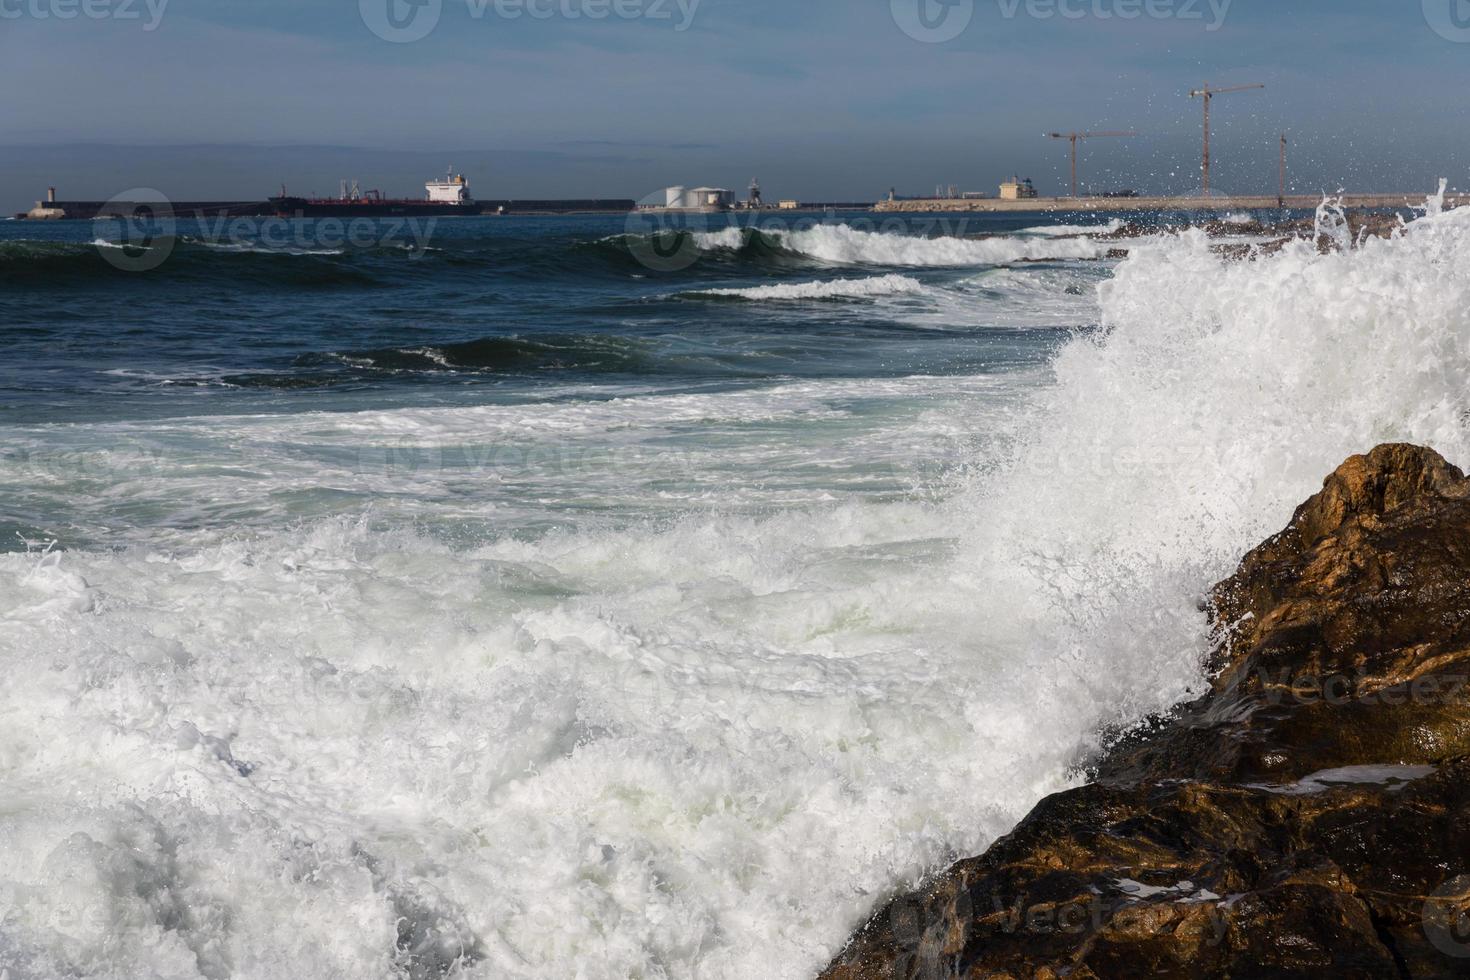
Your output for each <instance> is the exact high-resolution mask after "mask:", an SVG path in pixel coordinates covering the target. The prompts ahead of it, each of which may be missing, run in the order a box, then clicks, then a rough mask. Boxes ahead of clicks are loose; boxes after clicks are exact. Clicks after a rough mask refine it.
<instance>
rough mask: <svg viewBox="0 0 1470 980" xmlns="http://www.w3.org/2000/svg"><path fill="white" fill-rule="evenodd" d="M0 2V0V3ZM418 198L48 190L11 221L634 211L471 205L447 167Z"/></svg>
mask: <svg viewBox="0 0 1470 980" xmlns="http://www.w3.org/2000/svg"><path fill="white" fill-rule="evenodd" d="M0 2H3V0H0ZM424 192H425V196H424V197H423V198H420V199H390V198H387V197H384V196H383V194H382V192H380V191H376V190H370V191H364V190H362V189H361V188H360V187H359V185H358V182H357V181H355V180H354V181H350V182H349V181H345V180H344V181H343V182H342V188H341V192H340V193H339V194H338V196H337V197H294V196H292V195H290V194H287V193H286V188H285V187H284V186H283V187H282V188H281V193H280V194H279V195H277V196H276V197H272V198H268V199H266V200H263V201H261V200H257V201H172V202H171V201H169V200H167V199H166V198H164V197H163V196H162V195H159V196H158V197H157V198H156V199H154V200H147V201H128V200H122V199H118V198H114V199H113V200H110V201H69V200H58V199H57V196H56V189H55V188H54V187H52V188H48V189H47V191H46V198H45V200H41V201H37V202H36V206H35V207H34V208H32V209H31V210H30V211H28V212H21V213H20V214H17V215H16V217H17V218H20V219H30V220H32V221H43V220H51V221H57V220H66V219H72V220H78V219H80V220H94V219H97V218H109V217H121V218H130V217H134V216H139V215H150V216H152V217H154V218H160V219H170V218H173V219H180V218H184V219H187V218H193V219H199V220H203V219H215V218H395V217H408V218H413V217H461V216H463V217H473V216H477V215H503V216H514V215H545V214H623V213H627V212H629V211H632V210H633V209H634V206H635V205H634V202H633V201H632V199H628V198H560V199H555V200H539V199H538V200H495V201H476V200H475V198H474V196H473V195H472V194H471V193H470V182H469V181H468V180H467V179H466V178H465V176H464V175H463V174H456V173H455V172H454V168H453V167H451V168H450V170H449V173H448V174H447V175H446V176H445V177H444V178H443V179H442V180H431V181H428V182H427V183H425V184H424Z"/></svg>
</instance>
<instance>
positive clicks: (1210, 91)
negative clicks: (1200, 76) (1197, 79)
mask: <svg viewBox="0 0 1470 980" xmlns="http://www.w3.org/2000/svg"><path fill="white" fill-rule="evenodd" d="M1265 87H1266V86H1264V85H1232V86H1231V87H1230V88H1210V83H1209V82H1205V87H1204V88H1199V89H1195V90H1194V91H1193V92H1190V93H1189V97H1190V98H1191V99H1197V98H1201V97H1203V98H1204V100H1205V167H1204V175H1205V178H1204V179H1205V184H1204V193H1205V196H1206V197H1209V196H1210V100H1211V99H1213V98H1214V97H1215V96H1217V95H1225V94H1227V93H1229V92H1247V91H1250V90H1251V89H1258V88H1265Z"/></svg>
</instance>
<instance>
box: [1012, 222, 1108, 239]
mask: <svg viewBox="0 0 1470 980" xmlns="http://www.w3.org/2000/svg"><path fill="white" fill-rule="evenodd" d="M1124 224H1125V222H1124V221H1123V219H1122V218H1113V219H1112V220H1111V221H1108V222H1106V223H1105V224H1100V225H1035V226H1034V227H1031V228H1022V229H1021V230H1020V231H1019V232H1018V233H1017V234H1021V235H1043V236H1051V237H1063V236H1070V235H1111V234H1112V233H1113V232H1115V231H1120V230H1122V228H1123V225H1124Z"/></svg>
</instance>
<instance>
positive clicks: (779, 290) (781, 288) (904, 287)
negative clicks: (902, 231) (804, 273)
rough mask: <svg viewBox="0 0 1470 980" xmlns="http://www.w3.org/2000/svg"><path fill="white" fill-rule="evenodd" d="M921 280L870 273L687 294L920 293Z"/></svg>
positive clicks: (740, 296) (840, 296) (767, 297)
mask: <svg viewBox="0 0 1470 980" xmlns="http://www.w3.org/2000/svg"><path fill="white" fill-rule="evenodd" d="M923 291H924V284H923V283H921V282H919V281H918V280H917V279H911V278H909V277H908V276H898V275H887V276H874V277H872V278H870V279H828V280H824V281H819V282H795V283H781V284H779V285H775V286H749V287H746V288H743V289H706V290H702V291H700V292H697V293H690V294H689V295H691V296H725V297H730V298H732V299H745V300H750V301H752V302H759V301H763V300H813V299H845V298H852V299H864V298H868V297H876V296H894V295H899V294H913V293H922V292H923Z"/></svg>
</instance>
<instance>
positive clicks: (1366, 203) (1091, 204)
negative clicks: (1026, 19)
mask: <svg viewBox="0 0 1470 980" xmlns="http://www.w3.org/2000/svg"><path fill="white" fill-rule="evenodd" d="M1428 196H1429V195H1428V194H1427V193H1426V192H1424V191H1420V192H1418V193H1414V194H1345V195H1342V204H1343V206H1344V207H1348V208H1409V207H1422V206H1423V205H1424V201H1425V198H1427V197H1428ZM1321 203H1322V195H1320V194H1293V195H1288V196H1286V197H1278V196H1277V195H1274V194H1273V195H1270V196H1260V197H1227V196H1223V195H1215V196H1211V197H1029V198H1021V199H1019V200H1007V199H1002V198H998V197H983V198H927V199H926V198H918V199H909V200H902V199H899V200H892V201H879V202H878V203H877V204H875V205H874V206H873V210H874V211H880V212H900V211H907V212H925V213H934V212H941V211H953V212H966V211H968V212H998V211H1069V212H1070V211H1108V212H1122V211H1260V210H1265V209H1272V208H1283V207H1284V208H1291V209H1293V210H1306V211H1311V210H1314V209H1315V208H1316V207H1317V206H1318V205H1319V204H1321ZM1444 203H1445V207H1447V208H1449V207H1458V206H1460V205H1464V204H1470V195H1467V194H1450V195H1446V196H1445V202H1444Z"/></svg>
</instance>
